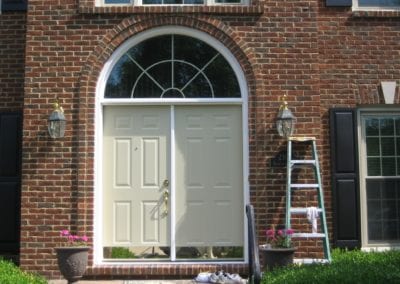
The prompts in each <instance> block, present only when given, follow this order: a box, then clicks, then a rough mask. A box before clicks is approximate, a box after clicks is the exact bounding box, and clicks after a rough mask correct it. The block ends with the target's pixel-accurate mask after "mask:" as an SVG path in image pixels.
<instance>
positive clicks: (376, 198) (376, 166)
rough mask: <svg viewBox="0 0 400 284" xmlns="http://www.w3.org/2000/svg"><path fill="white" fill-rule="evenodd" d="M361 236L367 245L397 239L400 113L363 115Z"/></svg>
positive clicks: (399, 225)
mask: <svg viewBox="0 0 400 284" xmlns="http://www.w3.org/2000/svg"><path fill="white" fill-rule="evenodd" d="M362 121H363V124H362V125H363V127H362V133H363V136H362V137H363V141H364V143H363V145H364V146H363V147H364V157H361V158H362V159H363V160H364V171H363V176H362V178H364V181H363V182H362V184H364V187H365V189H364V192H363V194H364V202H365V203H364V205H363V206H365V208H366V210H365V211H364V212H365V213H364V214H366V216H363V218H364V219H365V221H364V226H366V230H365V231H364V232H365V233H364V234H365V235H364V237H365V238H366V239H367V242H366V243H367V245H382V244H385V243H398V242H399V240H400V115H396V114H393V115H384V114H380V115H364V116H363V117H362Z"/></svg>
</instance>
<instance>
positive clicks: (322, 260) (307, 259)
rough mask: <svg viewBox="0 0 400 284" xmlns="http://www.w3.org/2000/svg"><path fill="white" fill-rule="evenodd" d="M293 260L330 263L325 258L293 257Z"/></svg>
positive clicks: (309, 262) (301, 262) (297, 262)
mask: <svg viewBox="0 0 400 284" xmlns="http://www.w3.org/2000/svg"><path fill="white" fill-rule="evenodd" d="M293 262H294V263H296V264H314V263H321V264H325V263H330V261H329V260H328V259H325V258H295V259H293Z"/></svg>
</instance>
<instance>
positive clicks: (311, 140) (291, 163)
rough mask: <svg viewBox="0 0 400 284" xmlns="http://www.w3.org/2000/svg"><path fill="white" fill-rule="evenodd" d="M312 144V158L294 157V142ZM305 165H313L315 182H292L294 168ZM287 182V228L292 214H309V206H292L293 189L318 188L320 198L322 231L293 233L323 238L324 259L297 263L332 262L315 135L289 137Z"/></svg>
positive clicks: (297, 235) (319, 214)
mask: <svg viewBox="0 0 400 284" xmlns="http://www.w3.org/2000/svg"><path fill="white" fill-rule="evenodd" d="M297 143H301V144H303V145H304V144H308V145H309V144H311V146H312V149H311V153H312V154H311V159H310V160H304V159H303V160H296V159H293V158H292V157H293V155H292V152H293V146H294V144H297ZM304 167H308V168H310V167H312V168H313V170H314V183H292V172H293V169H294V168H304ZM286 169H287V173H286V174H287V182H286V191H287V194H286V228H291V218H292V214H296V215H299V214H302V215H305V216H306V215H307V212H308V208H307V207H300V208H295V207H292V191H293V190H316V191H317V199H318V207H317V208H316V212H317V213H318V217H319V219H320V224H321V226H319V227H320V228H321V229H319V230H320V231H321V232H311V233H297V232H295V233H294V234H293V235H292V238H303V239H309V238H314V239H322V243H323V248H324V259H317V258H303V259H295V263H304V264H308V263H329V262H331V253H330V249H329V236H328V229H327V223H326V213H325V206H324V197H323V190H322V183H321V173H320V168H319V162H318V153H317V145H316V139H315V137H295V136H293V137H289V138H288V144H287V168H286Z"/></svg>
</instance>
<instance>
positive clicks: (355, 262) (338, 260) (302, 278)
mask: <svg viewBox="0 0 400 284" xmlns="http://www.w3.org/2000/svg"><path fill="white" fill-rule="evenodd" d="M332 259H333V260H332V263H331V264H313V265H301V266H299V265H293V266H291V267H286V268H282V269H276V270H274V271H272V272H265V273H264V275H263V279H262V283H263V284H266V283H268V284H270V283H275V284H276V283H307V284H308V283H324V284H326V283H341V284H343V283H351V284H353V283H360V284H361V283H400V265H399V263H400V251H386V252H369V253H367V252H361V251H359V250H355V251H343V250H339V249H336V250H333V252H332Z"/></svg>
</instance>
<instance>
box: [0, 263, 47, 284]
mask: <svg viewBox="0 0 400 284" xmlns="http://www.w3.org/2000/svg"><path fill="white" fill-rule="evenodd" d="M0 283H1V284H15V283H18V284H45V283H47V281H46V280H45V279H44V278H43V277H41V276H38V275H34V274H30V273H27V272H24V271H22V270H20V269H19V268H18V267H17V266H16V265H15V264H13V263H12V262H9V261H6V260H2V259H1V260H0Z"/></svg>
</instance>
